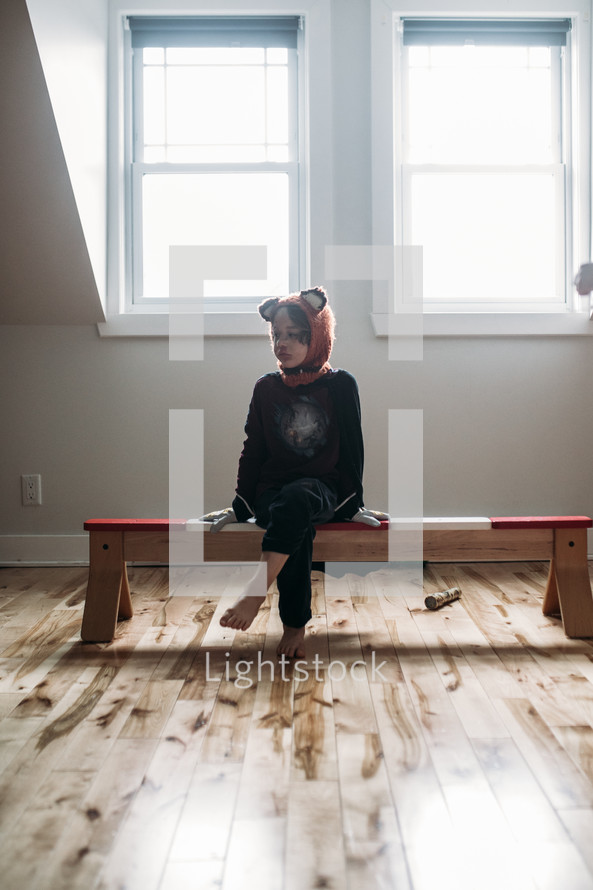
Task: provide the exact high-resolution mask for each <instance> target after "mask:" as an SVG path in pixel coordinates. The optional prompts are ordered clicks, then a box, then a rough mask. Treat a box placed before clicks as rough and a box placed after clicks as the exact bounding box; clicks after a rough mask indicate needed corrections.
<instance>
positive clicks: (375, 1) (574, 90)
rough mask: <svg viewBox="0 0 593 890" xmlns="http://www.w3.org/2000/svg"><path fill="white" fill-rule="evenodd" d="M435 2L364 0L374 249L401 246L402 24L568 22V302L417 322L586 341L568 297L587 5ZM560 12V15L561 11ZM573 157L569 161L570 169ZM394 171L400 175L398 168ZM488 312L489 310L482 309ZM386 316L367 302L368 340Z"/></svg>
mask: <svg viewBox="0 0 593 890" xmlns="http://www.w3.org/2000/svg"><path fill="white" fill-rule="evenodd" d="M442 7H443V4H442V3H439V2H438V0H424V2H422V4H421V8H420V9H419V8H418V7H417V6H414V8H413V9H410V4H409V3H403V2H400V0H371V15H372V23H371V46H372V54H373V95H372V100H373V101H372V111H371V113H372V137H373V138H372V141H373V160H372V187H373V243H374V244H396V243H401V240H399V241H398V239H401V218H398V208H400V207H401V204H402V197H403V195H402V189H403V187H404V181H403V177H402V176H401V175H400V174H401V163H400V162H401V141H402V129H403V120H402V94H401V89H402V87H401V80H400V78H399V76H398V75H399V72H400V71H401V57H400V54H401V51H402V41H401V39H400V32H399V31H398V29H399V27H400V22H401V19H403V18H404V17H412V18H417V19H418V18H427V19H429V18H440V19H443V18H481V17H483V18H496V17H500V18H505V19H508V18H512V17H517V18H530V17H533V18H540V19H541V18H564V19H565V18H570V19H571V21H572V42H573V47H572V52H571V54H570V64H569V66H567V80H569V81H570V84H569V85H568V84H567V88H569V86H570V89H571V115H570V120H571V127H570V131H569V132H567V133H565V134H564V135H565V138H566V139H568V140H569V143H570V154H569V158H568V159H567V160H568V161H569V163H568V164H567V171H566V189H567V194H569V195H570V196H571V198H572V200H571V207H570V219H569V220H568V226H569V229H570V234H571V236H572V249H571V252H570V253H567V261H566V265H567V270H568V274H567V279H569V280H567V285H566V287H567V295H568V296H569V297H570V298H571V299H570V300H569V301H568V302H569V303H570V304H571V305H569V306H567V308H566V310H564V311H557V312H552V313H550V312H549V311H544V312H541V311H533V310H532V311H526V310H525V309H523V307H521V308H520V309H519V310H518V311H517V309H515V310H511V309H509V308H508V307H506V308H505V307H504V305H503V304H501V306H500V308H497V309H496V311H479V312H476V311H464V310H460V309H459V308H457V307H456V308H455V310H454V311H433V312H432V311H431V312H425V313H424V315H423V328H424V335H425V336H439V335H445V336H448V335H451V336H474V335H476V336H497V335H504V336H509V335H511V336H514V335H516V336H528V335H539V334H541V335H550V334H591V333H593V331H592V330H591V328H592V325H591V324H590V320H589V318H590V312H589V302H588V300H587V299H586V298H578V296H577V295H576V292H574V289H572V292H571V289H570V288H571V285H572V277H573V276H574V273H576V271H577V269H578V267H579V265H580V263H582V262H584V261H585V260H586V259H588V257H589V256H590V250H591V217H590V214H591V198H590V192H591V164H590V157H591V141H590V137H589V133H590V129H591V88H590V77H589V62H588V60H589V58H590V46H591V37H590V23H589V13H590V4H589V2H587V0H577V2H576V3H574V4H573V3H571V5H570V7H568V3H563V2H562V0H557V2H554V3H551V2H550V3H546V2H545V0H544V2H538V3H536V2H533V0H524V2H523V3H522V7H521V9H520V10H513V12H512V14H511V15H509V9H508V4H503V3H501V2H497V0H493V2H487V0H481V2H477V3H471V4H470V3H468V2H466V3H461V4H458V7H459V8H457V7H456V14H455V16H452V15H450V14H449V15H447V14H446V13H445V12H444V11H443V8H442ZM563 7H564V8H563ZM571 158H572V162H570V160H571ZM398 164H399V169H398ZM489 308H492V307H489ZM388 319H389V312H388V306H387V305H386V301H385V297H384V295H383V294H381V293H380V289H379V288H377V289H375V293H374V296H373V313H372V321H373V325H374V329H375V333H376V334H377V335H379V336H383V335H386V333H387V331H388V328H389V323H388Z"/></svg>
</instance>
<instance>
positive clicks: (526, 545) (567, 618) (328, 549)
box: [82, 516, 593, 642]
mask: <svg viewBox="0 0 593 890" xmlns="http://www.w3.org/2000/svg"><path fill="white" fill-rule="evenodd" d="M420 526H421V528H420ZM592 526H593V521H592V520H591V519H590V518H589V517H588V516H503V517H500V516H499V517H424V519H423V520H422V523H421V524H420V522H419V521H418V520H416V521H414V520H411V519H409V518H405V517H404V518H394V519H392V520H391V522H387V521H385V522H382V523H381V526H380V527H379V528H376V527H371V526H368V525H365V524H364V523H357V522H333V523H326V524H324V525H320V526H317V529H316V537H315V542H314V549H313V559H314V560H315V561H317V562H388V561H389V559H390V556H391V560H392V561H404V560H405V559H406V558H408V559H417V558H418V535H419V533H420V531H421V533H422V558H423V559H424V560H426V561H432V562H478V561H511V560H521V561H529V560H545V561H549V563H550V569H549V573H548V582H547V586H546V591H545V595H544V601H543V612H544V614H545V615H555V614H560V615H561V617H562V622H563V626H564V631H565V633H566V635H567V636H568V637H576V638H588V637H593V597H592V595H591V585H590V581H589V573H588V563H587V529H588V528H591V527H592ZM84 528H85V529H86V530H87V531H88V532H89V554H90V556H89V581H88V586H87V593H86V599H85V607H84V615H83V622H82V638H83V640H86V641H89V642H99V641H107V640H111V639H113V636H114V633H115V628H116V625H117V619H118V618H120V619H125V618H131V617H132V615H133V607H132V600H131V596H130V589H129V584H128V578H127V572H126V563H128V562H149V563H163V564H168V563H169V550H170V547H174V548H175V549H174V551H173V552H174V553H175V559H176V560H177V558H178V555H179V554H185V556H186V558H184V560H183V563H184V564H186V563H187V564H197V563H202V562H204V563H208V562H217V563H224V562H229V563H238V562H251V561H253V562H255V561H257V560H258V559H259V557H260V554H261V538H262V536H263V530H262V529H261V528H259V527H258V526H257V525H255V523H253V522H246V523H229V524H228V525H226V526H225V527H224V528H223V529H222V530H221V531H220V532H217V533H212V532H211V525H210V524H209V523H204V522H201V521H200V520H196V519H193V520H185V519H89V520H87V521H86V522H85V524H84ZM196 535H198V536H196ZM196 554H197V555H196Z"/></svg>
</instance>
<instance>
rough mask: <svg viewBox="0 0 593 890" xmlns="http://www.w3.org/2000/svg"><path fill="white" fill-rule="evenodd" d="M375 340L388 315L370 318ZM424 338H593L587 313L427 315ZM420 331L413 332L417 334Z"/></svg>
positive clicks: (423, 322) (384, 331)
mask: <svg viewBox="0 0 593 890" xmlns="http://www.w3.org/2000/svg"><path fill="white" fill-rule="evenodd" d="M371 319H372V324H373V330H374V332H375V336H377V337H387V336H388V333H389V328H388V324H389V315H388V314H387V313H379V312H374V313H372V316H371ZM421 325H422V330H421V336H423V337H564V336H592V335H593V321H592V320H591V319H590V317H589V314H588V313H580V312H579V313H576V312H574V313H572V312H571V313H563V314H562V315H559V314H555V313H551V314H545V313H541V314H540V313H533V314H530V313H508V314H507V313H504V314H503V313H478V312H451V313H446V314H444V313H443V314H441V313H434V314H433V313H427V314H425V315H424V316H423V317H422V320H421ZM418 333H419V332H416V334H418Z"/></svg>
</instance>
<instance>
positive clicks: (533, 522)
mask: <svg viewBox="0 0 593 890" xmlns="http://www.w3.org/2000/svg"><path fill="white" fill-rule="evenodd" d="M490 522H491V523H492V528H591V527H592V526H593V520H592V519H591V518H590V517H589V516H491V517H490Z"/></svg>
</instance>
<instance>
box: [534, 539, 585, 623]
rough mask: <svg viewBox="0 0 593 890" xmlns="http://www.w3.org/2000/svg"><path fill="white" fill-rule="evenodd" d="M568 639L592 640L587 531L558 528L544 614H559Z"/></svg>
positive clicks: (545, 597)
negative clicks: (589, 638) (558, 612)
mask: <svg viewBox="0 0 593 890" xmlns="http://www.w3.org/2000/svg"><path fill="white" fill-rule="evenodd" d="M558 605H559V607H560V614H561V615H562V624H563V625H564V633H565V634H566V636H567V637H570V638H577V639H578V638H580V639H582V638H586V637H593V596H592V594H591V583H590V581H589V570H588V566H587V530H586V529H584V528H557V529H555V532H554V558H553V560H552V563H551V565H550V577H549V578H548V586H547V588H546V594H545V596H544V604H543V611H544V613H545V614H546V615H549V614H552V613H553V612H554V611H556V612H557V611H558Z"/></svg>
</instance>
